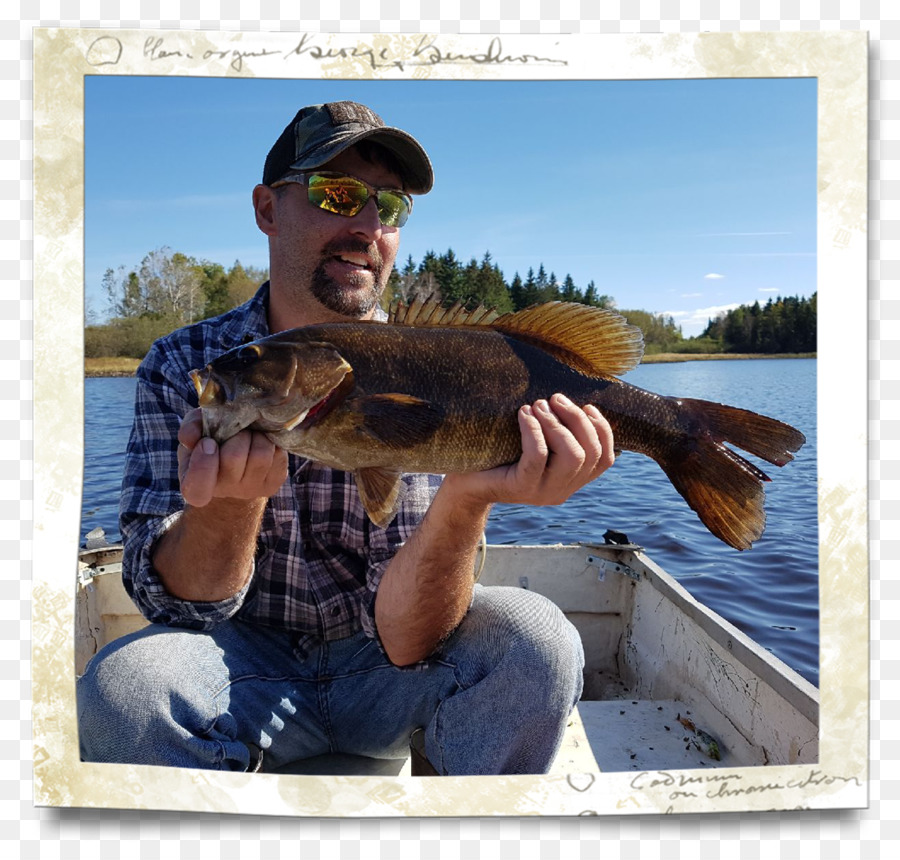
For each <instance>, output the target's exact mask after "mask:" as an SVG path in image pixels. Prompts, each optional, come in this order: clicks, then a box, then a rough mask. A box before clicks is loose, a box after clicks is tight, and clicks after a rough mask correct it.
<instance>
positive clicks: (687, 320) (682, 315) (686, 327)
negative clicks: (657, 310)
mask: <svg viewBox="0 0 900 860" xmlns="http://www.w3.org/2000/svg"><path fill="white" fill-rule="evenodd" d="M738 307H740V303H739V302H733V303H731V304H728V305H712V306H710V307H705V308H696V309H695V310H689V311H662V315H663V316H665V317H672V318H673V319H674V320H675V323H676V325H680V326H681V332H682V334H683V335H684V336H685V337H696V336H697V335H699V334H700V333H701V332H702V331H703V329H705V328H706V324H707V323H708V322H709V321H710V320H714V319H715V318H716V317H717V316H718V315H719V314H723V313H726V312H727V311H733V310H734V309H735V308H738Z"/></svg>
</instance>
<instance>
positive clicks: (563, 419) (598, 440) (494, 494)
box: [444, 394, 615, 505]
mask: <svg viewBox="0 0 900 860" xmlns="http://www.w3.org/2000/svg"><path fill="white" fill-rule="evenodd" d="M519 429H520V431H521V434H522V456H521V457H520V458H519V460H518V461H517V462H516V463H513V464H511V465H509V466H500V467H498V468H496V469H490V470H488V471H485V472H472V473H468V474H465V475H448V476H447V477H446V478H445V479H444V483H445V484H446V483H447V482H450V487H448V489H451V488H452V490H453V491H455V492H458V493H460V494H462V496H463V497H469V498H470V499H471V500H473V501H475V502H481V503H483V504H493V503H495V502H507V503H514V504H526V505H558V504H561V503H562V502H564V501H565V500H566V499H568V498H569V497H570V496H571V495H572V494H573V493H574V492H575V491H576V490H579V489H581V488H582V487H583V486H584V485H585V484H588V483H590V482H591V481H593V480H594V479H595V478H597V477H599V476H600V475H602V474H603V473H604V472H605V471H606V470H607V469H608V468H609V467H610V466H612V464H613V462H614V459H615V457H614V454H613V433H612V428H611V427H610V426H609V422H608V421H607V420H606V419H605V418H604V417H603V416H602V415H601V414H600V412H599V410H597V409H596V407H594V406H591V405H588V406H585V407H584V408H583V409H582V408H580V407H578V406H576V405H575V404H574V403H572V401H571V400H569V399H568V398H567V397H565V396H564V395H562V394H554V395H553V397H551V398H550V400H549V401H547V400H539V401H537V402H536V403H534V404H533V405H528V406H523V407H522V408H521V409H520V410H519Z"/></svg>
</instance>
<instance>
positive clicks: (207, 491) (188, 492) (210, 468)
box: [181, 438, 219, 508]
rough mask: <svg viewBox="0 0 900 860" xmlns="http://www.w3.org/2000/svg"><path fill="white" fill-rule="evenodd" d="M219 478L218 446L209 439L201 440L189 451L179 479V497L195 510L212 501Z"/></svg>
mask: <svg viewBox="0 0 900 860" xmlns="http://www.w3.org/2000/svg"><path fill="white" fill-rule="evenodd" d="M218 476H219V446H218V445H216V443H215V442H214V441H213V440H212V439H209V438H206V439H203V440H201V442H200V444H199V445H197V446H196V447H195V448H194V450H193V451H191V454H190V459H189V461H188V464H187V469H186V471H185V473H184V476H183V477H182V479H181V495H182V496H184V500H185V501H186V502H187V503H188V504H189V505H192V506H193V507H195V508H202V507H204V506H205V505H208V504H209V503H210V501H211V500H212V497H213V493H214V491H215V488H216V482H217V480H218Z"/></svg>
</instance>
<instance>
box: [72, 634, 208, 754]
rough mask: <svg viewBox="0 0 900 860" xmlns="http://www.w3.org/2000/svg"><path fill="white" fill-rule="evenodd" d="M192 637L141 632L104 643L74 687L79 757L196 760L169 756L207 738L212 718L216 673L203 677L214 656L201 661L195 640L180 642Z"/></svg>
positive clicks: (188, 635)
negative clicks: (196, 738)
mask: <svg viewBox="0 0 900 860" xmlns="http://www.w3.org/2000/svg"><path fill="white" fill-rule="evenodd" d="M197 635H198V634H194V633H192V632H190V631H178V630H172V629H167V628H163V632H154V630H153V628H145V630H143V631H141V632H140V633H138V634H132V635H131V636H126V637H123V638H122V639H119V640H116V641H115V642H112V643H110V644H109V645H107V646H106V647H105V648H104V649H102V650H101V651H100V653H98V654H97V655H96V656H95V657H94V658H93V659H92V660H91V661H90V662H89V663H88V665H87V667H86V669H85V672H84V675H83V676H82V677H81V678H79V679H78V682H77V686H76V697H77V707H78V732H79V743H80V747H81V754H82V757H83V758H84V759H85V760H87V761H108V762H131V763H144V764H170V763H171V764H176V763H178V764H183V765H185V766H191V765H192V764H195V763H196V762H194V761H192V760H191V759H192V758H193V756H192V755H188V756H187V758H184V760H182V761H168V760H167V759H170V758H171V757H172V756H175V757H176V759H177V758H178V757H179V749H183V748H187V747H189V746H190V742H191V739H192V738H193V737H195V736H196V735H198V734H204V733H208V732H209V731H210V729H211V728H212V726H213V725H214V723H215V722H216V719H217V717H218V703H217V702H216V690H215V687H216V681H215V679H216V677H218V675H219V674H220V672H214V673H213V675H210V674H209V669H211V668H213V667H214V664H215V657H214V654H211V655H210V657H211V658H212V659H204V657H203V656H202V653H201V655H198V653H197V651H198V650H200V651H201V652H202V651H203V649H202V648H201V649H197V648H195V647H191V646H192V645H193V644H194V641H193V640H192V639H188V638H186V637H196V636H197ZM201 635H202V634H201ZM213 754H214V757H215V755H217V754H218V751H217V750H214V751H213ZM199 766H203V765H202V764H201V765H199ZM207 766H209V765H207Z"/></svg>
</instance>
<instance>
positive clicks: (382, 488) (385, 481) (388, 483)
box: [355, 467, 406, 529]
mask: <svg viewBox="0 0 900 860" xmlns="http://www.w3.org/2000/svg"><path fill="white" fill-rule="evenodd" d="M355 477H356V486H357V488H358V489H359V497H360V499H361V501H362V503H363V507H364V508H365V509H366V513H367V514H368V515H369V519H370V520H372V522H373V523H375V525H376V526H378V527H379V528H382V529H384V528H387V527H388V526H389V525H390V523H391V520H393V519H394V517H395V516H396V514H397V509H398V508H399V507H400V505H401V504H402V503H403V498H404V497H405V495H406V484H404V483H403V481H402V480H400V472H395V471H393V470H391V469H380V468H375V467H370V468H368V469H359V470H358V471H357V472H356V473H355Z"/></svg>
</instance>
